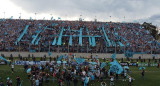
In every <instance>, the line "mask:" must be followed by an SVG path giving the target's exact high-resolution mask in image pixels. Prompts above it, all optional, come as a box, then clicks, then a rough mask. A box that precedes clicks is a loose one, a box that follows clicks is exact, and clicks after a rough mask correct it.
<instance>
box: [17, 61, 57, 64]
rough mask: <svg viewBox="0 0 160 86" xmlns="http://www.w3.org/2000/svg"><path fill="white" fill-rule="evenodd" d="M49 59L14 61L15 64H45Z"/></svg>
mask: <svg viewBox="0 0 160 86" xmlns="http://www.w3.org/2000/svg"><path fill="white" fill-rule="evenodd" d="M49 62H50V61H15V65H25V64H27V65H46V63H49ZM51 63H52V64H53V63H55V61H51Z"/></svg>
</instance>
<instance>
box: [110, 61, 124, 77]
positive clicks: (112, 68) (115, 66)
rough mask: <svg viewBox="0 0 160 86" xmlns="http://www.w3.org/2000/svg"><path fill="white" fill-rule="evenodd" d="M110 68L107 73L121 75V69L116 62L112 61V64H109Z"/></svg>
mask: <svg viewBox="0 0 160 86" xmlns="http://www.w3.org/2000/svg"><path fill="white" fill-rule="evenodd" d="M110 64H111V66H110V69H109V72H108V73H110V72H113V73H116V74H121V73H122V71H123V68H122V66H121V65H120V64H119V63H118V62H117V60H114V61H113V62H110Z"/></svg>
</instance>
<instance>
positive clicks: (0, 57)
mask: <svg viewBox="0 0 160 86" xmlns="http://www.w3.org/2000/svg"><path fill="white" fill-rule="evenodd" d="M0 59H2V60H4V61H6V62H7V63H10V62H9V61H8V60H7V59H5V58H3V57H2V56H0Z"/></svg>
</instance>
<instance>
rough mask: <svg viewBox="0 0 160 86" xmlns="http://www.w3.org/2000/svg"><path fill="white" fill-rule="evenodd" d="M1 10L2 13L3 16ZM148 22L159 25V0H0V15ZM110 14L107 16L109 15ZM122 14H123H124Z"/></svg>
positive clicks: (0, 16) (6, 16)
mask: <svg viewBox="0 0 160 86" xmlns="http://www.w3.org/2000/svg"><path fill="white" fill-rule="evenodd" d="M4 12H5V16H4ZM20 13H21V16H22V18H25V19H29V18H30V17H32V18H33V19H34V18H35V13H37V15H36V18H37V19H43V18H44V17H45V19H50V18H51V15H50V14H52V16H53V17H54V18H55V19H57V18H58V17H61V19H62V20H66V19H67V20H78V18H79V17H80V15H82V18H83V19H84V20H92V21H93V20H94V18H95V17H96V18H97V20H99V21H110V20H112V21H115V22H117V21H120V22H122V21H126V22H135V21H139V22H143V21H146V22H152V23H153V24H154V25H158V26H160V0H0V18H4V17H5V18H9V17H11V16H13V18H19V16H20ZM110 16H111V18H110ZM124 16H125V18H124Z"/></svg>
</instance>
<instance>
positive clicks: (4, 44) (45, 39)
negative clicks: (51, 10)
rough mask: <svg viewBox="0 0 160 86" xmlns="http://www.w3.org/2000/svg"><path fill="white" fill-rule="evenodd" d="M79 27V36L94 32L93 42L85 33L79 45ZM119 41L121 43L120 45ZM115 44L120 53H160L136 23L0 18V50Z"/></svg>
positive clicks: (101, 49) (106, 48)
mask: <svg viewBox="0 0 160 86" xmlns="http://www.w3.org/2000/svg"><path fill="white" fill-rule="evenodd" d="M27 25H29V27H28V29H27V32H26V33H25V34H24V36H23V37H22V39H21V40H20V41H19V42H17V39H18V38H19V37H20V35H21V34H22V32H23V31H24V29H25V27H26V26H27ZM62 28H64V30H63V33H62V44H61V45H57V41H58V38H59V36H60V33H61V31H62ZM102 28H104V30H105V33H106V34H107V37H108V39H109V40H110V42H111V45H109V42H108V41H107V40H106V37H105V35H104V34H105V33H104V32H103V30H102ZM80 29H82V35H83V36H84V35H85V36H97V37H95V42H96V43H95V44H96V45H95V46H92V45H90V43H89V37H83V38H82V46H81V45H80V44H79V34H80V31H79V30H80ZM39 32H40V33H39ZM38 33H39V34H38ZM37 34H38V36H37V38H36V40H35V42H34V43H33V44H32V40H33V39H34V37H35V36H36V35H37ZM70 35H72V36H73V37H72V45H70V44H69V38H70ZM98 36H99V37H98ZM55 37H56V40H57V41H56V44H55V45H52V43H53V41H54V39H55ZM38 38H40V40H39V42H38V44H37V45H36V44H35V43H36V41H37V40H38ZM16 42H17V44H16ZM119 42H121V43H122V44H123V45H124V46H122V45H120V44H119ZM115 45H117V46H116V47H117V53H123V52H124V50H127V49H129V50H132V51H134V52H147V53H151V52H152V53H160V52H158V51H159V50H158V49H159V44H158V43H157V42H156V40H155V39H154V38H153V36H152V35H151V34H150V32H149V31H147V30H145V29H144V28H143V27H142V26H141V25H140V24H138V23H113V22H89V21H61V20H58V21H55V20H22V19H20V20H13V19H3V20H0V51H30V50H34V51H36V52H38V51H39V52H48V51H50V52H85V53H86V52H88V53H90V52H92V53H94V52H95V53H107V52H111V53H112V52H114V51H115V50H114V49H115Z"/></svg>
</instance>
